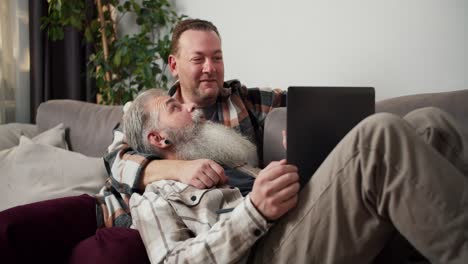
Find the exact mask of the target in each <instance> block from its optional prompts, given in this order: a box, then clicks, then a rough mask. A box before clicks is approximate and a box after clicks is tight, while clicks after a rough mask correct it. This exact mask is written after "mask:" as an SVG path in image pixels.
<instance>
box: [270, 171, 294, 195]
mask: <svg viewBox="0 0 468 264" xmlns="http://www.w3.org/2000/svg"><path fill="white" fill-rule="evenodd" d="M297 182H299V174H297V172H289V173H285V174H283V175H281V176H279V177H278V178H276V179H274V180H272V181H271V188H273V189H274V190H275V191H279V190H281V189H283V188H285V187H286V186H289V185H291V184H293V183H297Z"/></svg>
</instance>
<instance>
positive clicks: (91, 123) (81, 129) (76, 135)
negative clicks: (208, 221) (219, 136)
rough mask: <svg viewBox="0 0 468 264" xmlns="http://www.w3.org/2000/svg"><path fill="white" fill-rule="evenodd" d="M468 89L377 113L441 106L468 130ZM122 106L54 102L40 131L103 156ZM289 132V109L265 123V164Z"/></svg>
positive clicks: (400, 101)
mask: <svg viewBox="0 0 468 264" xmlns="http://www.w3.org/2000/svg"><path fill="white" fill-rule="evenodd" d="M466 102H468V90H460V91H453V92H443V93H430V94H417V95H408V96H402V97H397V98H391V99H387V100H383V101H379V102H377V103H376V111H377V112H390V113H395V114H397V115H400V116H404V115H405V114H406V113H408V112H410V111H412V110H414V109H417V108H420V107H425V106H436V107H439V108H441V109H443V110H445V111H447V112H448V113H450V114H451V115H453V116H454V117H455V119H456V120H457V121H458V122H459V123H460V124H462V125H464V126H465V127H468V107H466ZM122 109H123V108H122V106H104V105H97V104H92V103H85V102H80V101H74V100H51V101H47V102H45V103H42V104H41V105H40V106H39V108H38V111H37V117H36V123H37V125H38V130H39V132H42V131H45V130H47V129H50V128H52V127H54V126H56V125H57V124H59V123H63V124H64V125H65V127H66V128H68V138H67V139H68V143H69V146H70V148H71V150H73V151H77V152H80V153H82V154H85V155H88V156H93V157H101V156H102V155H104V154H105V152H106V149H107V147H108V146H109V144H110V143H111V142H112V135H113V133H112V130H113V129H114V127H115V126H116V125H117V124H118V123H119V122H120V120H121V118H122V115H123V111H122ZM283 129H286V108H277V109H274V110H273V111H272V112H271V113H270V114H269V115H268V116H267V119H266V120H265V129H264V131H265V135H264V144H263V158H264V164H265V165H266V164H268V163H269V162H271V161H274V160H280V159H282V158H285V156H286V155H285V151H284V149H283V147H282V136H281V130H283Z"/></svg>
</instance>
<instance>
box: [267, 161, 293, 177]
mask: <svg viewBox="0 0 468 264" xmlns="http://www.w3.org/2000/svg"><path fill="white" fill-rule="evenodd" d="M287 173H297V167H296V166H294V165H289V164H281V165H279V166H275V167H273V168H271V169H269V170H267V171H265V172H264V173H263V174H264V176H262V177H263V178H264V180H267V181H273V180H274V179H276V178H278V177H280V176H281V175H283V174H287Z"/></svg>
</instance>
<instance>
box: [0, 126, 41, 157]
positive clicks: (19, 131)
mask: <svg viewBox="0 0 468 264" xmlns="http://www.w3.org/2000/svg"><path fill="white" fill-rule="evenodd" d="M37 133H38V132H37V126H36V125H31V124H20V123H10V124H3V125H0V150H5V149H9V148H11V147H14V146H16V145H18V144H19V139H20V137H21V136H22V135H25V136H27V137H29V138H32V137H34V136H35V135H37Z"/></svg>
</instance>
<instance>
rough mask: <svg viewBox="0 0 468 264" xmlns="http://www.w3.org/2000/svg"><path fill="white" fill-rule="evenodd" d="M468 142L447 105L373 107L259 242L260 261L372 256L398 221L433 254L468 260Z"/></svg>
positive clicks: (256, 258)
mask: <svg viewBox="0 0 468 264" xmlns="http://www.w3.org/2000/svg"><path fill="white" fill-rule="evenodd" d="M466 144H467V142H466V140H465V139H463V136H462V132H461V131H460V130H459V129H458V128H457V127H456V126H455V124H454V121H453V120H452V118H451V117H450V116H448V114H446V113H444V112H442V111H441V110H438V109H436V108H424V109H419V110H416V111H414V112H412V113H410V114H408V115H407V116H406V117H405V118H404V119H401V118H399V117H397V116H395V115H392V114H386V113H380V114H375V115H373V116H371V117H369V118H367V119H365V120H364V121H363V122H361V123H360V124H358V125H357V126H356V127H355V128H354V129H353V130H351V131H350V133H348V135H347V136H346V137H345V138H344V139H343V140H342V141H341V142H340V143H339V144H338V145H337V147H336V148H335V149H334V150H333V151H332V153H331V154H330V155H329V156H328V157H327V159H326V160H325V161H324V163H323V164H322V165H321V167H320V168H319V169H318V170H317V172H316V173H315V174H314V175H313V176H312V178H311V180H310V181H309V183H308V184H307V185H306V186H305V188H304V189H303V190H302V191H301V193H300V195H299V203H298V205H297V207H296V208H294V209H293V210H291V211H290V212H289V213H288V214H286V215H285V216H283V217H282V218H281V219H280V220H279V221H278V222H277V223H276V224H275V225H274V226H273V227H272V228H271V229H270V231H269V232H268V233H267V234H266V235H265V236H264V237H263V238H262V239H261V240H260V241H259V242H258V243H257V244H256V246H255V247H254V248H253V251H252V255H251V256H250V257H251V259H250V260H251V261H252V262H254V263H371V262H372V261H373V260H374V258H375V257H376V256H377V254H379V252H380V251H381V250H382V248H383V247H384V246H385V245H386V243H388V241H389V240H390V239H391V237H392V236H393V234H394V233H395V231H397V232H398V233H400V234H401V235H402V236H404V237H405V238H406V239H407V240H408V241H409V242H410V243H411V244H412V245H413V246H414V247H415V248H416V249H417V250H418V251H419V252H421V254H423V255H424V256H425V257H426V258H428V259H429V261H431V262H432V263H468V173H467V172H468V170H467V168H468V167H467V165H466V164H467V155H466V151H467V150H466V147H467V145H466Z"/></svg>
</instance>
